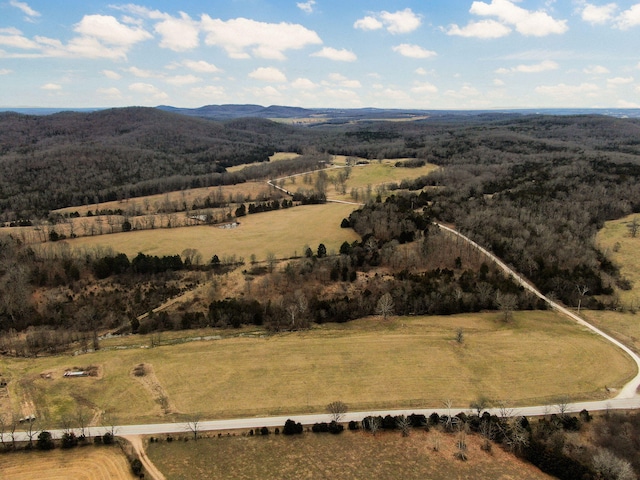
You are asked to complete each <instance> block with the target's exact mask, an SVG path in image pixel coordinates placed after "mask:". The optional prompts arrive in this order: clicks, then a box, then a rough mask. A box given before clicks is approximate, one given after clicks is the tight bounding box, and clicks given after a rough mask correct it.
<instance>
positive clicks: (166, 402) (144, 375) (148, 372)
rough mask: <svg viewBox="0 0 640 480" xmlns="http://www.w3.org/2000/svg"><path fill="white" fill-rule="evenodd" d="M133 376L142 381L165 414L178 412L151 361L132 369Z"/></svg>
mask: <svg viewBox="0 0 640 480" xmlns="http://www.w3.org/2000/svg"><path fill="white" fill-rule="evenodd" d="M131 376H132V377H133V378H135V379H136V380H137V381H138V382H140V383H141V384H142V385H143V386H144V388H145V389H146V390H147V391H148V392H149V393H150V394H151V396H152V398H153V400H154V401H155V402H156V403H157V404H158V405H159V406H160V408H161V409H162V413H163V414H164V415H169V414H171V413H178V410H177V409H176V407H175V405H174V404H173V402H172V401H171V400H170V399H169V395H168V394H167V391H166V390H165V389H164V387H163V386H162V384H161V383H160V381H159V380H158V377H156V374H155V372H154V370H153V365H151V364H150V363H140V364H138V365H136V366H135V367H134V368H133V369H132V370H131Z"/></svg>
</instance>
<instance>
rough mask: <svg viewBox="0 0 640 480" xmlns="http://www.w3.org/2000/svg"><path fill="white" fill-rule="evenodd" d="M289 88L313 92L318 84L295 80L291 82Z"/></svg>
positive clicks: (304, 79) (301, 79)
mask: <svg viewBox="0 0 640 480" xmlns="http://www.w3.org/2000/svg"><path fill="white" fill-rule="evenodd" d="M291 86H292V87H293V88H295V89H297V90H313V89H315V88H318V84H316V83H314V82H312V81H311V80H309V79H308V78H296V79H295V80H294V81H293V82H291Z"/></svg>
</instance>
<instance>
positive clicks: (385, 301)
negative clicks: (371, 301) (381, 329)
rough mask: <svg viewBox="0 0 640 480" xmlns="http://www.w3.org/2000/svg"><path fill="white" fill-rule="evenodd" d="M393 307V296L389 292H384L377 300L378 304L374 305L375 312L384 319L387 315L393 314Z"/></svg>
mask: <svg viewBox="0 0 640 480" xmlns="http://www.w3.org/2000/svg"><path fill="white" fill-rule="evenodd" d="M394 308H395V305H394V303H393V297H392V296H391V294H390V293H385V294H384V295H382V296H381V297H380V299H379V300H378V304H377V306H376V313H377V314H378V315H380V316H382V318H383V319H384V320H386V319H387V318H388V317H389V315H393V309H394Z"/></svg>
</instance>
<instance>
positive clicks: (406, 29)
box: [353, 8, 422, 35]
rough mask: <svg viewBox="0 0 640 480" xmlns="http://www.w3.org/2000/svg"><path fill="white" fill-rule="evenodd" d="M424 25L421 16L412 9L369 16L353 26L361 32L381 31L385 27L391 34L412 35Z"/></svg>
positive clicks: (357, 21)
mask: <svg viewBox="0 0 640 480" xmlns="http://www.w3.org/2000/svg"><path fill="white" fill-rule="evenodd" d="M421 24H422V18H421V16H420V15H417V14H415V13H413V11H412V10H411V9H410V8H405V9H404V10H398V11H397V12H393V13H392V12H387V11H382V12H377V13H373V14H371V15H367V16H366V17H363V18H361V19H359V20H356V22H355V23H354V24H353V27H354V28H357V29H360V30H379V29H380V28H382V27H385V28H386V29H387V31H388V32H389V33H391V34H394V35H396V34H400V33H411V32H413V31H414V30H417V29H418V27H420V25H421Z"/></svg>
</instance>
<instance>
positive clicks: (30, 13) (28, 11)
mask: <svg viewBox="0 0 640 480" xmlns="http://www.w3.org/2000/svg"><path fill="white" fill-rule="evenodd" d="M9 5H11V6H12V7H15V8H17V9H19V10H21V11H22V13H24V14H25V15H26V16H27V19H28V20H31V19H33V18H34V17H39V16H40V12H38V11H36V10H34V9H33V8H31V7H30V6H29V5H28V4H27V3H26V2H18V1H17V0H11V1H10V2H9Z"/></svg>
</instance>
